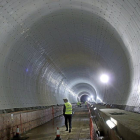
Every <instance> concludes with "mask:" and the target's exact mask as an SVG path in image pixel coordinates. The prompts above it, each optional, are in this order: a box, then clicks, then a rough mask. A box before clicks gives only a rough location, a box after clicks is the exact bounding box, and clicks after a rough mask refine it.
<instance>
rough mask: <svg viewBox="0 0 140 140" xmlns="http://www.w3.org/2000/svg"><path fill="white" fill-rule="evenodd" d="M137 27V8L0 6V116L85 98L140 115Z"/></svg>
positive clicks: (53, 1) (8, 1) (90, 2)
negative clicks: (1, 113)
mask: <svg viewBox="0 0 140 140" xmlns="http://www.w3.org/2000/svg"><path fill="white" fill-rule="evenodd" d="M139 23H140V1H139V0H133V1H132V0H117V1H116V0H0V77H1V78H0V110H1V112H6V111H9V110H11V111H15V110H16V109H17V110H24V109H25V110H26V109H27V108H28V109H33V108H47V107H50V106H56V105H63V104H64V102H63V99H65V98H66V99H68V100H69V102H71V103H72V104H76V103H77V102H78V101H80V100H81V99H82V96H85V97H86V96H87V97H93V103H95V104H98V103H99V104H106V105H110V106H115V107H118V108H119V109H123V110H126V111H131V112H137V113H140V71H139V69H140V61H139V60H140V55H139V54H140V47H139V45H140V42H139V36H140V24H139ZM103 74H105V75H107V76H108V82H107V83H103V82H101V80H100V77H101V75H103ZM84 101H85V100H84Z"/></svg>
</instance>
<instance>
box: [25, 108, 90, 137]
mask: <svg viewBox="0 0 140 140" xmlns="http://www.w3.org/2000/svg"><path fill="white" fill-rule="evenodd" d="M57 126H58V127H59V129H60V134H61V139H62V140H80V139H81V140H85V139H86V140H90V127H89V113H88V109H87V108H85V107H84V106H82V107H81V108H80V107H79V108H78V107H77V108H75V109H74V115H73V119H72V132H71V133H69V132H67V131H65V129H66V128H65V126H64V117H63V116H60V117H57V118H55V119H54V120H51V121H49V122H48V123H46V124H44V125H42V126H39V127H37V128H35V129H33V130H31V131H29V132H28V133H27V134H26V136H28V137H29V139H28V140H54V139H55V137H56V127H57Z"/></svg>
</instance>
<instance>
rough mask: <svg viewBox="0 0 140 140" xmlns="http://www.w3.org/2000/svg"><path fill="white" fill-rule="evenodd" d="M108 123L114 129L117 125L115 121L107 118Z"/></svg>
mask: <svg viewBox="0 0 140 140" xmlns="http://www.w3.org/2000/svg"><path fill="white" fill-rule="evenodd" d="M106 124H107V125H108V126H109V128H110V129H113V128H115V127H116V124H115V123H113V122H112V121H111V120H107V121H106Z"/></svg>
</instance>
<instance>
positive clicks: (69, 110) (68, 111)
mask: <svg viewBox="0 0 140 140" xmlns="http://www.w3.org/2000/svg"><path fill="white" fill-rule="evenodd" d="M65 107H66V111H65V114H72V105H71V103H69V102H67V103H65Z"/></svg>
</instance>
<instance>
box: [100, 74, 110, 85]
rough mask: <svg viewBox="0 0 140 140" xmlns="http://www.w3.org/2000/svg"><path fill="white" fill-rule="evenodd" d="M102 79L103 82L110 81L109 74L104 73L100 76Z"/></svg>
mask: <svg viewBox="0 0 140 140" xmlns="http://www.w3.org/2000/svg"><path fill="white" fill-rule="evenodd" d="M100 80H101V82H102V83H108V81H109V76H108V75H107V74H102V75H101V76H100Z"/></svg>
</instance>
